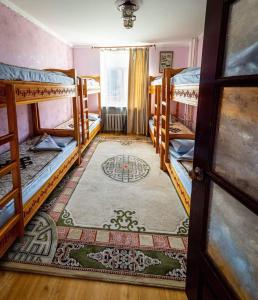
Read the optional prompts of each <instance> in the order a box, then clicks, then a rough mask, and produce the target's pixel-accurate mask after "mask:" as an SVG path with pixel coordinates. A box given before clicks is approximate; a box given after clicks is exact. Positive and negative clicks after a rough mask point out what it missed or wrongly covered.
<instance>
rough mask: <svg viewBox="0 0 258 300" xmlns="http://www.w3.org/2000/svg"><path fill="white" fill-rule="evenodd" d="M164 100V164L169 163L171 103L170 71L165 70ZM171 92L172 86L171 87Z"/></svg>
mask: <svg viewBox="0 0 258 300" xmlns="http://www.w3.org/2000/svg"><path fill="white" fill-rule="evenodd" d="M165 74H166V76H165V99H166V125H165V158H164V161H165V163H168V162H169V127H170V101H171V84H170V81H171V71H170V70H169V69H168V70H165ZM172 92H173V86H172Z"/></svg>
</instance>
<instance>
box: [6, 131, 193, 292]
mask: <svg viewBox="0 0 258 300" xmlns="http://www.w3.org/2000/svg"><path fill="white" fill-rule="evenodd" d="M188 226H189V221H188V218H187V216H186V214H185V211H184V209H183V207H182V205H181V202H180V200H179V199H178V196H177V194H176V192H175V190H174V188H173V186H172V184H171V182H170V179H169V177H168V175H167V174H165V173H164V172H162V171H160V169H159V157H158V156H157V155H156V154H155V151H154V150H153V148H152V145H151V143H150V142H149V139H145V138H139V137H137V138H135V137H130V136H129V137H127V136H125V137H123V136H119V137H117V136H104V135H103V136H98V137H97V138H96V139H95V140H94V141H93V143H92V144H91V145H90V147H89V148H88V150H87V152H86V154H85V156H84V158H83V161H82V164H81V166H80V167H76V168H73V169H72V170H71V171H70V172H69V173H68V174H67V175H66V177H65V178H64V179H63V180H62V182H61V183H60V184H59V185H58V187H57V188H56V189H55V190H54V192H53V193H52V194H51V196H50V197H49V198H48V200H47V201H46V202H45V204H44V205H43V206H42V207H41V209H40V210H39V212H38V213H37V214H36V216H35V217H34V218H33V220H32V221H31V222H30V223H29V224H28V226H27V227H26V232H25V236H24V238H22V239H20V240H19V241H17V242H16V243H15V244H14V245H13V247H12V248H11V249H10V250H9V251H8V253H7V254H6V255H5V257H4V259H3V260H2V261H1V263H0V266H1V267H2V268H5V269H8V270H17V271H28V272H37V273H43V274H51V275H59V276H67V277H78V278H88V279H98V280H106V281H115V282H124V283H132V284H144V285H152V286H162V287H171V288H178V289H183V288H184V287H185V276H186V251H187V235H188Z"/></svg>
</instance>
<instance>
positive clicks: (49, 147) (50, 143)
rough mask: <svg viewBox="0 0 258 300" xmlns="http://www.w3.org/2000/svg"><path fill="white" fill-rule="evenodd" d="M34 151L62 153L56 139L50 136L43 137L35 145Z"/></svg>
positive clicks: (32, 148)
mask: <svg viewBox="0 0 258 300" xmlns="http://www.w3.org/2000/svg"><path fill="white" fill-rule="evenodd" d="M30 150H32V151H62V148H61V147H59V146H58V145H57V143H56V142H55V140H54V138H53V137H52V136H50V135H48V134H45V135H43V136H42V137H41V138H40V139H39V141H37V142H36V144H35V145H33V146H32V147H31V148H30Z"/></svg>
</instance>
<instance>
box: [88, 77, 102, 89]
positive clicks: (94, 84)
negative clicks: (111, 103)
mask: <svg viewBox="0 0 258 300" xmlns="http://www.w3.org/2000/svg"><path fill="white" fill-rule="evenodd" d="M99 87H100V84H99V81H97V80H95V79H93V78H88V79H87V88H88V89H98V88H99Z"/></svg>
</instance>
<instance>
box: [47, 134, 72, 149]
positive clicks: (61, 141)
mask: <svg viewBox="0 0 258 300" xmlns="http://www.w3.org/2000/svg"><path fill="white" fill-rule="evenodd" d="M52 138H53V140H54V141H55V142H56V144H57V146H59V147H66V146H67V145H68V144H69V143H70V142H71V141H72V140H73V137H72V136H65V137H61V136H53V137H52Z"/></svg>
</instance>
